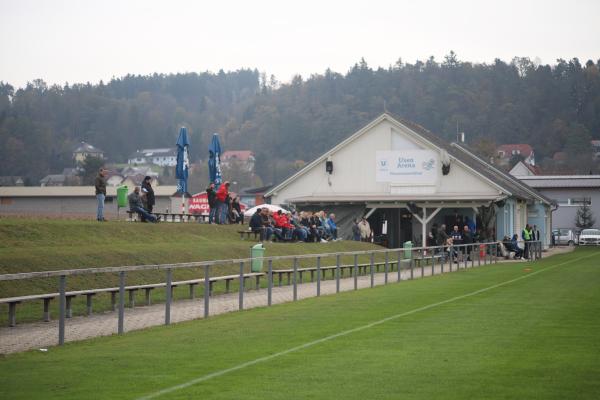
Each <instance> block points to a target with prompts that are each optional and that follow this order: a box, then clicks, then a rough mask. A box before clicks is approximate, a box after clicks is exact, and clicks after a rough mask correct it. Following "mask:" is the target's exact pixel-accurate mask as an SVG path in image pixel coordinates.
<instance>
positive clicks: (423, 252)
mask: <svg viewBox="0 0 600 400" xmlns="http://www.w3.org/2000/svg"><path fill="white" fill-rule="evenodd" d="M424 276H425V247H423V248H422V249H421V278H423V277H424Z"/></svg>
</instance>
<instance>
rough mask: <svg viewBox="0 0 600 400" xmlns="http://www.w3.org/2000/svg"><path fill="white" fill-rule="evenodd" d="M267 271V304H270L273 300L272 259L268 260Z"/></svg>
mask: <svg viewBox="0 0 600 400" xmlns="http://www.w3.org/2000/svg"><path fill="white" fill-rule="evenodd" d="M268 266H269V267H268V268H269V269H268V273H267V286H268V287H267V304H268V305H269V306H271V304H272V302H273V260H269V263H268Z"/></svg>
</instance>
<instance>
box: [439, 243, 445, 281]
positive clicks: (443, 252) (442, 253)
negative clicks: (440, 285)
mask: <svg viewBox="0 0 600 400" xmlns="http://www.w3.org/2000/svg"><path fill="white" fill-rule="evenodd" d="M440 254H441V257H440V270H441V272H440V273H441V274H443V273H444V264H445V262H446V254H445V249H444V246H442V247H441V248H440Z"/></svg>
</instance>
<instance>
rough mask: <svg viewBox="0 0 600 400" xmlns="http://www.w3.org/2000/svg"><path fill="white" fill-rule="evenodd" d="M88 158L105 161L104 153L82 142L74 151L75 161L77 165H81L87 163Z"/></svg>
mask: <svg viewBox="0 0 600 400" xmlns="http://www.w3.org/2000/svg"><path fill="white" fill-rule="evenodd" d="M86 157H96V158H100V159H104V152H103V151H102V150H100V149H99V148H97V147H95V146H92V145H91V144H89V143H86V142H81V143H79V144H78V145H77V147H75V149H74V150H73V159H74V160H75V163H76V164H79V163H82V162H83V161H85V159H86Z"/></svg>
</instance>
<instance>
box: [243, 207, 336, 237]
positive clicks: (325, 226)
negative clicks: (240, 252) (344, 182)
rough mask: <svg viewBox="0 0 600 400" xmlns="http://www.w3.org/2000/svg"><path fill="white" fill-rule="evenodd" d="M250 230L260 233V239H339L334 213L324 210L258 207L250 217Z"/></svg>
mask: <svg viewBox="0 0 600 400" xmlns="http://www.w3.org/2000/svg"><path fill="white" fill-rule="evenodd" d="M249 227H250V230H252V232H256V233H259V234H260V240H261V241H265V240H267V241H268V240H271V239H272V238H273V237H274V238H276V239H277V241H284V242H285V241H288V242H289V241H298V242H309V243H310V242H322V243H326V242H329V241H334V240H340V239H339V238H338V228H337V224H336V222H335V214H333V213H332V214H329V215H327V213H326V212H325V211H319V212H316V213H312V212H309V211H302V212H300V213H298V212H291V211H282V210H278V211H277V212H273V211H272V210H270V209H269V208H267V207H262V208H258V209H257V210H256V212H255V213H254V215H252V217H251V218H250V222H249Z"/></svg>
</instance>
